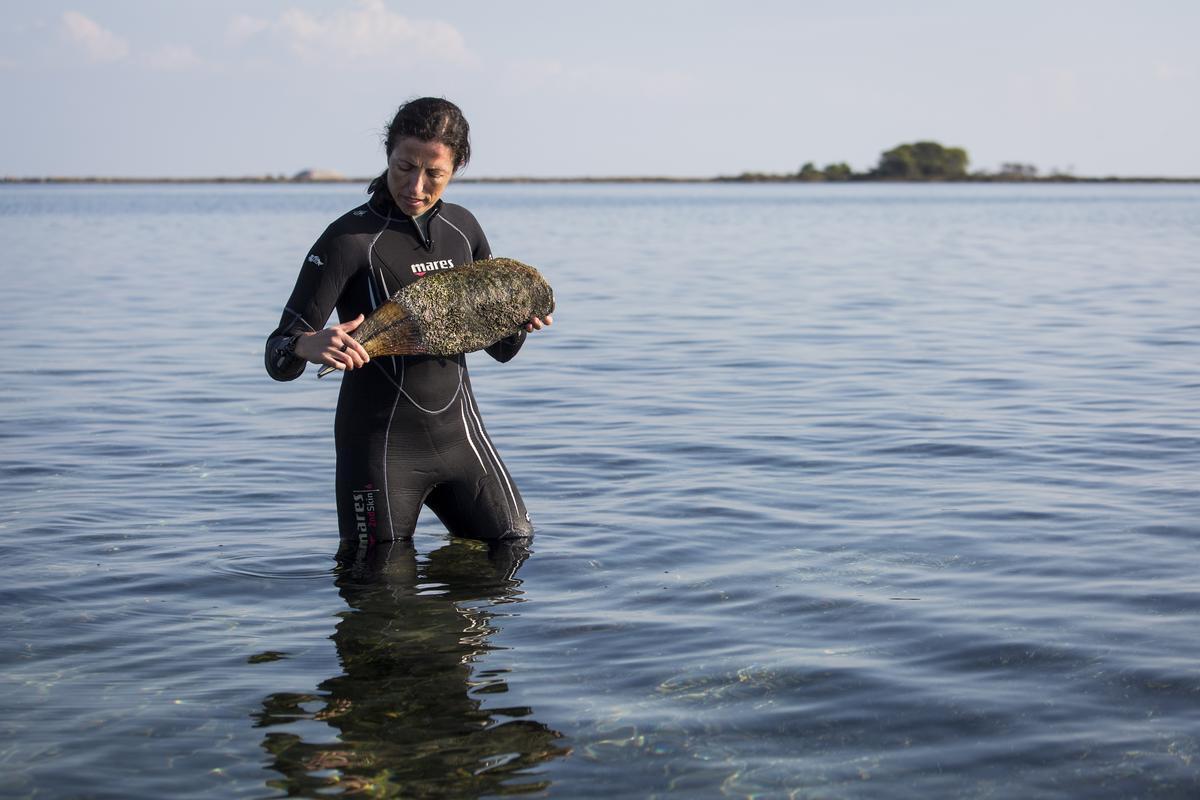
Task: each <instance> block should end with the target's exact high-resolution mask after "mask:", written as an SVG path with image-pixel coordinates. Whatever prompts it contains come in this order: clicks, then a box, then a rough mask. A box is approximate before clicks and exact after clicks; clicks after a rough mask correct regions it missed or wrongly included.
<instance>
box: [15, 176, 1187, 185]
mask: <svg viewBox="0 0 1200 800" xmlns="http://www.w3.org/2000/svg"><path fill="white" fill-rule="evenodd" d="M373 177H374V176H371V177H365V178H321V179H296V178H287V177H273V176H269V175H267V176H250V175H248V176H241V177H208V178H131V177H118V176H85V177H76V176H43V177H16V176H8V175H6V176H0V184H104V185H108V184H172V183H177V184H222V183H233V184H259V183H261V184H294V185H309V184H344V183H350V184H360V185H364V186H365V185H366V184H368V183H370V182H371V180H372V178H373ZM455 182H456V183H470V184H490V183H495V184H517V183H535V184H571V183H586V184H591V183H622V184H624V183H658V184H661V183H815V184H837V183H947V184H955V183H1022V184H1024V183H1200V177H1194V178H1164V177H1118V176H1107V177H1077V176H1073V175H1048V176H1045V177H1025V178H1013V177H1005V176H987V177H977V176H972V177H967V178H959V179H954V180H930V179H926V180H913V179H897V178H872V177H859V176H855V177H853V178H850V179H849V180H844V181H821V180H817V181H814V180H806V179H804V178H798V177H796V176H795V175H767V174H757V173H756V174H751V175H736V176H717V177H711V178H671V177H655V176H607V177H559V178H534V177H505V178H470V177H462V178H457V179H456V181H455Z"/></svg>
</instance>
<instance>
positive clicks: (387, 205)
mask: <svg viewBox="0 0 1200 800" xmlns="http://www.w3.org/2000/svg"><path fill="white" fill-rule="evenodd" d="M367 202H368V205H370V206H371V207H372V208H373V209H374V210H375V211H376V212H377V213H378V214H379V215H380V216H384V217H387V218H389V219H395V220H399V219H407V220H408V221H409V222H411V223H412V226H413V230H414V231H416V234H417V238H418V239H419V240H420V241H421V246H422V247H424V248H425V249H426V250H428V251H430V252H433V237H431V236H430V235H429V234H428V233H427V231H428V230H429V225H430V223H432V222H433V218H434V217H436V216H437V215H438V214H440V213H442V205H443V203H442V199H441V198H440V197H439V198H438V200H437V202H436V203H434V204H433V206H432V207H430V209H429V210H428V211H426V212H425V215H424V222H425V225H424V226H422V225H421V224H420V223H419V222H417V218H415V217H410V216H408V215H407V214H405V213H404V212H403V211H401V210H400V207H399V206H397V205H396V201H394V200H393V199H392V195H391V193H390V192H389V191H388V190H387V189H386V188H383V189H379V190H378V191H376V192H375V193H374V194H373V195H371V199H370V200H369V201H367Z"/></svg>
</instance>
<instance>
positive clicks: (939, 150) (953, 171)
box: [870, 142, 970, 181]
mask: <svg viewBox="0 0 1200 800" xmlns="http://www.w3.org/2000/svg"><path fill="white" fill-rule="evenodd" d="M969 161H970V159H969V158H968V157H967V151H966V150H964V149H962V148H961V147H943V146H942V145H940V144H938V143H937V142H913V143H912V144H902V145H900V146H898V147H893V148H892V149H891V150H888V151H886V152H884V154H883V155H881V156H880V157H879V166H877V167H875V169H874V170H872V171H871V173H870V176H871V177H877V178H891V179H898V180H909V181H922V180H924V181H928V180H949V181H952V180H962V179H963V178H966V177H968V175H967V164H968V162H969Z"/></svg>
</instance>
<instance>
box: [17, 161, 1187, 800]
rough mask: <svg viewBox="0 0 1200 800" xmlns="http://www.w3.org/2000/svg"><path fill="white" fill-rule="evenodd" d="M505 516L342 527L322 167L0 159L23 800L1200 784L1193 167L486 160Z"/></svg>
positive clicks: (482, 367)
mask: <svg viewBox="0 0 1200 800" xmlns="http://www.w3.org/2000/svg"><path fill="white" fill-rule="evenodd" d="M450 195H451V199H453V200H455V201H458V202H462V203H464V204H465V205H467V206H468V207H470V208H471V209H472V210H474V211H475V213H476V215H477V216H478V217H479V218H480V220H481V222H482V223H483V225H484V227H485V229H486V230H487V232H488V235H489V238H490V239H491V242H492V245H493V248H494V250H495V252H496V253H497V254H500V255H510V256H514V257H518V258H521V259H523V260H526V261H528V262H530V263H533V264H536V265H538V266H539V267H541V268H542V269H543V271H544V272H545V273H546V275H547V276H548V277H549V279H550V280H551V282H552V283H553V284H554V286H555V289H556V294H557V296H558V299H559V306H560V308H559V311H558V312H557V313H556V315H555V318H556V324H555V326H554V327H553V328H552V329H551V330H550V331H548V332H546V333H542V334H538V335H537V336H536V337H532V339H531V341H530V343H529V345H528V346H527V347H526V349H525V350H524V351H523V352H522V353H521V355H520V356H519V357H518V358H517V359H516V360H514V361H513V362H511V363H509V364H506V365H498V364H493V363H490V362H488V361H487V360H486V359H481V358H474V359H473V361H472V364H473V371H474V373H475V376H474V382H475V385H476V390H477V394H478V397H479V401H480V405H481V407H482V409H483V412H484V415H485V417H486V418H487V420H488V424H489V429H490V431H491V433H492V435H493V438H494V439H495V440H496V441H497V443H498V445H499V447H500V449H501V451H502V452H503V454H504V455H505V457H506V460H507V461H508V464H509V466H510V467H511V469H512V471H513V473H514V474H515V476H516V477H517V479H518V481H519V482H520V485H521V487H522V491H523V492H524V494H525V496H526V499H527V501H528V503H529V505H530V507H531V509H532V510H533V514H534V518H535V522H536V524H537V525H538V531H539V533H538V538H537V539H536V540H535V542H534V544H533V547H532V550H531V551H529V550H525V549H522V548H499V549H498V548H492V549H489V548H487V547H485V546H483V545H481V544H478V543H474V542H470V541H465V540H452V539H450V538H448V537H447V536H446V535H445V534H444V533H443V532H442V531H441V530H440V529H439V527H438V525H437V524H436V521H435V520H432V519H424V520H423V521H422V523H421V526H420V528H419V530H418V535H417V537H416V540H415V542H414V543H413V544H412V545H405V544H397V545H396V546H394V547H390V548H386V549H385V550H383V551H381V552H379V553H375V554H372V557H371V559H369V560H367V561H362V562H355V561H353V560H347V559H344V558H343V559H339V558H338V557H337V555H338V554H337V542H336V529H335V526H336V522H335V516H334V509H333V503H332V497H331V487H332V482H333V458H332V456H333V454H332V409H333V406H334V403H335V397H336V388H337V387H336V383H337V379H336V378H334V379H332V380H326V381H321V382H317V381H316V380H315V379H313V378H312V375H311V374H309V375H305V376H304V377H303V378H302V379H300V380H299V381H296V382H294V383H292V384H287V385H282V384H275V383H273V382H271V381H270V380H269V379H267V377H266V375H265V374H264V373H263V370H262V367H261V342H262V339H263V336H264V335H265V333H266V332H267V331H268V330H270V328H271V327H272V326H273V325H274V324H275V320H276V319H277V317H278V313H279V306H280V304H281V303H282V301H283V300H284V299H285V298H286V296H287V293H288V291H289V289H290V287H291V282H292V280H293V279H294V276H295V272H296V270H297V269H298V267H299V264H300V261H301V259H302V258H303V256H304V254H305V252H306V249H307V247H308V245H309V243H310V242H311V241H312V240H313V239H315V237H316V236H317V235H318V234H319V233H320V231H321V230H322V229H323V228H324V226H325V225H326V224H327V223H328V222H329V221H330V220H331V219H332V218H334V217H335V216H337V215H338V214H340V213H341V212H342V211H344V210H346V209H347V208H350V207H351V206H353V205H354V204H356V203H357V202H359V201H360V197H361V195H360V194H359V193H358V190H357V189H354V188H351V187H341V186H332V187H324V186H5V187H0V233H2V234H3V241H4V242H5V248H6V257H5V259H4V266H3V271H4V287H5V288H4V292H3V293H0V308H2V309H3V312H4V316H5V318H6V320H7V322H8V325H9V330H10V331H13V332H22V334H23V335H24V336H23V337H22V336H18V338H28V339H29V340H30V341H29V342H28V344H25V345H19V346H14V347H10V348H9V351H8V353H7V359H8V361H7V364H6V367H7V369H6V377H5V381H4V388H3V390H2V395H0V397H2V398H3V400H2V404H3V406H2V409H3V414H0V443H2V444H3V450H2V451H0V453H2V455H0V477H2V480H0V499H2V503H0V530H2V531H3V534H4V535H3V540H2V541H3V548H4V560H5V563H6V565H7V569H6V578H5V581H4V582H3V585H0V597H2V600H3V602H2V603H0V630H2V631H3V633H4V636H3V637H2V639H0V664H2V665H3V669H2V670H0V686H2V689H3V694H2V697H3V703H2V705H0V712H2V713H0V740H2V741H3V742H4V744H2V745H0V765H2V769H3V771H2V775H3V777H2V778H0V794H2V795H3V796H5V797H28V798H35V797H36V798H40V797H88V798H118V797H120V798H131V797H146V798H151V797H154V798H158V797H174V798H193V797H194V798H209V797H247V798H260V797H283V796H312V797H317V796H329V794H342V793H345V794H355V793H363V794H366V795H368V796H381V797H442V796H454V797H484V796H487V797H491V796H500V795H507V794H534V795H539V796H551V797H563V798H587V797H597V798H610V797H639V798H640V797H665V796H676V797H684V798H708V797H713V798H718V797H747V798H748V797H756V798H757V797H771V798H774V797H779V798H785V797H805V798H809V797H812V798H817V797H819V798H877V797H888V798H908V797H912V798H931V797H947V798H950V797H997V798H1001V797H1004V798H1007V797H1023V798H1057V797H1063V798H1074V797H1089V798H1130V797H1154V798H1175V797H1179V798H1185V797H1189V798H1190V797H1195V796H1197V795H1198V794H1200V667H1198V666H1197V665H1198V664H1200V638H1198V637H1197V636H1196V634H1195V624H1196V619H1197V615H1198V613H1200V589H1198V588H1197V581H1196V576H1197V568H1198V566H1200V564H1198V559H1197V540H1198V539H1200V493H1198V492H1197V490H1196V485H1197V483H1196V481H1197V478H1196V476H1197V474H1200V416H1198V412H1197V405H1196V398H1197V396H1198V390H1200V372H1198V368H1197V365H1198V364H1200V323H1198V322H1197V320H1200V265H1198V263H1197V260H1196V253H1197V252H1200V189H1197V188H1196V187H1195V186H1129V185H1122V186H950V185H947V186H900V185H897V186H866V185H854V186H707V185H704V186H605V185H595V186H591V185H588V186H472V185H461V186H458V187H457V188H453V187H452V189H451V191H450Z"/></svg>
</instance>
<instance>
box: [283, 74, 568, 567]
mask: <svg viewBox="0 0 1200 800" xmlns="http://www.w3.org/2000/svg"><path fill="white" fill-rule="evenodd" d="M385 145H386V152H387V159H388V165H387V170H386V171H384V173H383V174H382V175H380V176H379V177H377V178H376V179H375V180H373V181H372V182H371V185H370V186H369V187H368V189H367V191H368V193H369V194H370V196H371V197H370V200H368V201H367V202H366V203H364V204H363V205H361V206H359V207H358V208H355V209H352V210H351V211H349V212H347V213H346V214H345V215H343V216H342V217H340V218H339V219H337V220H335V221H334V222H333V224H331V225H330V226H329V227H328V228H327V229H326V230H325V232H324V233H323V234H322V235H321V237H320V238H319V239H318V240H317V242H316V244H314V245H313V247H312V249H311V250H310V251H309V252H308V254H307V255H306V256H305V259H304V264H303V266H302V267H301V270H300V276H299V278H297V280H296V286H295V288H294V289H293V290H292V295H291V298H290V299H289V300H288V302H287V306H286V307H285V308H284V312H283V317H282V319H281V320H280V322H279V327H278V328H276V329H275V330H274V331H273V332H272V333H271V335H270V337H268V339H267V350H266V365H267V372H268V373H269V374H270V376H271V377H272V378H274V379H275V380H279V381H290V380H294V379H295V378H297V377H299V376H300V374H301V373H303V372H304V369H305V367H306V366H307V364H308V363H313V364H322V365H328V366H331V367H334V368H336V369H339V370H343V371H344V376H343V378H342V387H341V393H340V394H339V396H338V407H337V417H336V421H335V423H334V439H335V442H336V448H337V488H336V490H337V508H338V527H339V530H340V532H341V537H342V539H344V540H345V539H351V540H355V541H356V542H357V543H359V544H363V545H371V544H374V543H375V542H377V541H390V540H392V539H404V538H409V537H411V536H412V534H413V530H414V528H415V527H416V524H417V516H418V514H419V513H420V510H421V505H422V504H424V505H426V506H428V507H429V508H431V509H433V511H434V513H436V514H437V516H438V518H439V519H440V520H441V521H442V523H443V524H444V525H445V526H446V528H447V529H448V530H449V531H450V533H451V534H453V535H455V536H464V537H470V538H476V539H505V538H514V537H526V536H529V535H531V534H532V532H533V526H532V525H531V523H530V521H529V514H528V512H527V511H526V509H525V504H524V502H523V501H522V499H521V495H520V493H519V492H518V491H517V487H516V484H515V483H514V482H513V479H512V477H511V476H510V475H509V474H508V470H507V469H505V467H504V463H503V462H502V461H501V460H500V457H499V455H498V454H497V452H496V448H495V447H494V446H493V445H492V442H491V440H490V439H489V438H488V435H487V431H485V430H484V427H483V422H482V420H481V419H480V414H479V409H478V407H477V405H476V403H475V397H474V395H473V394H472V392H471V381H470V378H469V376H468V375H467V363H466V357H465V355H463V354H459V355H457V356H454V357H453V358H438V357H436V356H385V357H382V358H376V359H374V360H371V359H370V358H369V357H368V356H367V353H366V351H365V350H363V348H362V346H361V345H360V344H359V343H358V342H356V341H355V340H354V339H353V338H352V337H351V335H350V334H351V333H352V332H353V331H354V329H355V328H357V327H358V326H359V324H360V323H361V322H362V321H363V319H364V317H365V315H367V314H369V313H370V312H371V310H372V309H374V308H375V307H376V306H377V305H379V304H380V303H381V302H383V301H384V300H386V299H387V298H388V297H389V296H390V295H391V294H392V293H394V292H395V291H397V290H398V289H400V288H401V287H403V286H406V285H408V284H410V283H412V282H413V281H416V280H420V279H421V278H422V277H423V276H424V275H426V274H427V273H429V272H436V271H440V270H447V269H457V268H458V267H461V266H463V265H465V264H469V263H470V262H471V261H474V260H476V259H483V258H488V257H490V256H491V252H490V250H489V248H488V243H487V238H486V237H484V235H483V231H482V230H481V229H480V227H479V223H478V222H476V220H475V217H474V216H472V214H471V212H469V211H467V210H466V209H465V208H463V207H461V206H457V205H453V204H450V203H444V202H442V199H441V198H442V192H443V191H445V189H446V186H447V185H448V184H449V182H450V179H451V177H453V175H454V174H455V172H457V171H458V169H459V168H461V167H462V166H463V165H464V164H466V163H467V161H468V159H469V158H470V155H471V145H470V139H469V128H468V125H467V121H466V119H464V118H463V115H462V112H461V111H460V110H459V108H458V106H456V105H454V104H453V103H451V102H449V101H446V100H442V99H438V98H432V97H423V98H420V99H417V100H412V101H410V102H408V103H405V104H404V105H403V106H401V107H400V110H399V111H397V112H396V116H395V118H394V119H393V120H392V122H391V124H390V125H389V126H388V128H387V135H386V139H385ZM335 307H336V308H337V312H338V318H339V319H340V320H343V321H342V322H341V323H340V324H338V325H333V326H331V327H329V328H325V327H324V325H325V322H326V321H327V320H328V319H329V315H330V313H331V312H332V311H333V309H334V308H335ZM550 322H551V318H550V317H549V316H547V317H546V318H545V319H538V318H536V317H535V318H533V319H531V320H529V322H528V323H527V324H526V325H525V331H526V332H527V331H534V330H540V329H541V328H542V327H544V326H545V325H549V324H550ZM525 336H526V333H525V332H519V333H517V334H514V335H513V336H510V337H509V338H507V339H502V340H501V341H499V342H497V343H495V344H494V345H492V346H491V347H489V348H487V352H488V354H489V355H491V356H492V357H493V358H495V359H496V360H497V361H500V362H505V361H508V360H509V359H511V358H512V357H513V356H515V355H516V354H517V351H518V350H520V349H521V345H522V344H524V341H525Z"/></svg>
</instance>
